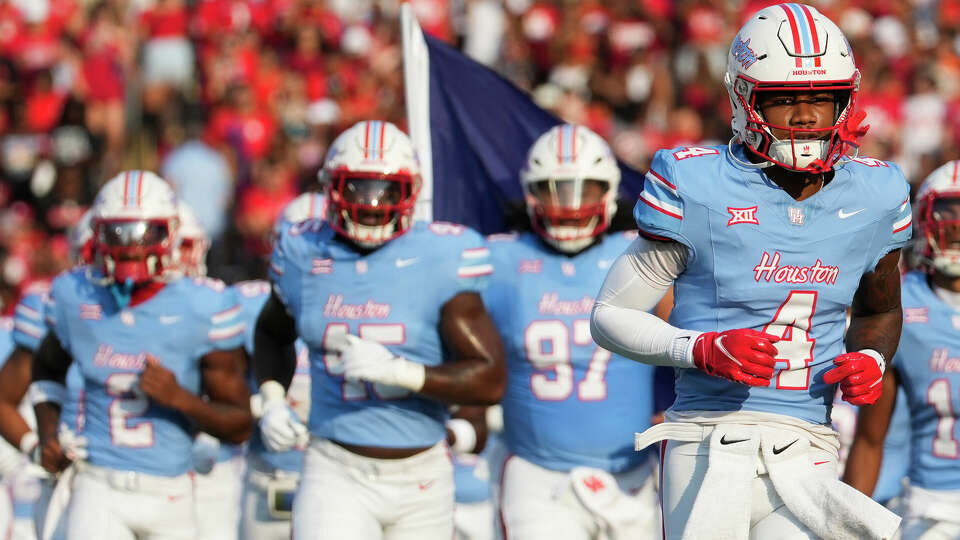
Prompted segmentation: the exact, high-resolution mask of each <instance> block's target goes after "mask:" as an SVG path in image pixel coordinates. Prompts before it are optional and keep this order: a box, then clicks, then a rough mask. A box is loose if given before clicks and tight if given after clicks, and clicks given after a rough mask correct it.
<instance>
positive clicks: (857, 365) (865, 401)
mask: <svg viewBox="0 0 960 540" xmlns="http://www.w3.org/2000/svg"><path fill="white" fill-rule="evenodd" d="M871 352H874V351H871ZM874 354H876V356H873V355H871V354H868V353H865V352H863V351H859V352H848V353H845V354H841V355H840V356H838V357H836V358H834V359H833V365H834V366H836V367H834V368H833V369H831V370H830V371H828V372H826V373H824V374H823V382H825V383H827V384H837V383H840V391H841V392H842V393H843V400H844V401H846V402H848V403H851V404H853V405H871V404H873V403H876V401H877V400H878V399H880V394H882V393H883V385H882V384H880V381H881V380H882V379H883V372H884V368H885V367H886V366H885V365H884V364H885V363H884V361H883V357H882V356H880V354H879V353H876V352H874Z"/></svg>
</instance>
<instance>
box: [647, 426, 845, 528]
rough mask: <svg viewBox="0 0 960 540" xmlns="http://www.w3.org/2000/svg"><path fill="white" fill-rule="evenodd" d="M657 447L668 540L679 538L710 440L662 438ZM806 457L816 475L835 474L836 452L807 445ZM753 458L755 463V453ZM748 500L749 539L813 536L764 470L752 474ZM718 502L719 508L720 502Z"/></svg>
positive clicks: (703, 470)
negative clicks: (788, 506) (751, 493)
mask: <svg viewBox="0 0 960 540" xmlns="http://www.w3.org/2000/svg"><path fill="white" fill-rule="evenodd" d="M660 448H661V452H662V457H661V461H662V464H661V467H662V469H661V470H662V473H661V476H662V479H661V484H662V486H661V489H662V493H661V497H662V500H661V503H662V505H663V520H664V534H665V538H666V539H668V540H673V539H676V540H680V538H681V537H682V536H683V528H684V526H685V525H686V522H687V517H688V516H689V515H690V513H691V510H692V509H693V503H694V500H695V499H696V495H697V489H698V486H700V485H701V484H702V482H703V478H704V475H705V474H706V472H707V459H708V454H709V452H710V439H709V438H707V439H704V440H703V441H702V442H678V441H664V442H663V443H662V444H661V446H660ZM810 458H811V460H813V463H814V464H815V465H816V471H817V473H818V474H823V475H827V476H830V477H832V478H836V477H837V459H838V458H837V455H836V454H833V453H831V452H828V451H826V450H822V449H820V448H816V447H813V446H811V447H810ZM757 460H758V463H759V461H760V457H759V454H758V457H757ZM752 501H753V502H752V507H751V510H750V540H767V539H776V540H800V539H816V538H817V537H816V536H815V535H814V534H813V533H812V532H810V530H809V529H807V527H805V526H804V525H803V524H801V523H800V522H799V521H798V520H797V519H796V518H795V517H794V516H793V514H792V513H791V512H790V511H789V510H787V507H786V506H785V505H784V503H783V500H781V499H780V496H779V495H777V492H776V490H775V489H774V488H773V483H772V482H771V481H770V478H769V476H768V475H767V474H766V473H763V474H757V475H756V476H755V477H754V479H753V497H752ZM720 505H721V507H722V502H721V503H720Z"/></svg>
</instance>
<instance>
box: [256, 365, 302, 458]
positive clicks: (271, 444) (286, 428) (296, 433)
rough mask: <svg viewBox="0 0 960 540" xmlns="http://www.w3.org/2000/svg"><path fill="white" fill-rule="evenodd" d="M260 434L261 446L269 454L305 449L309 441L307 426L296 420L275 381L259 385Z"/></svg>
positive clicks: (284, 393) (283, 392) (282, 391)
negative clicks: (260, 405)
mask: <svg viewBox="0 0 960 540" xmlns="http://www.w3.org/2000/svg"><path fill="white" fill-rule="evenodd" d="M260 402H261V403H262V416H261V417H260V433H261V435H262V436H263V444H264V446H266V447H267V450H270V451H271V452H284V451H286V450H291V449H293V448H300V449H303V448H306V447H307V443H308V442H309V441H310V432H309V431H308V430H307V426H305V425H303V422H301V421H300V419H299V418H297V415H296V413H294V412H293V409H291V408H290V406H289V405H287V395H286V392H285V391H284V390H283V386H280V383H278V382H276V381H267V382H265V383H263V384H262V385H260Z"/></svg>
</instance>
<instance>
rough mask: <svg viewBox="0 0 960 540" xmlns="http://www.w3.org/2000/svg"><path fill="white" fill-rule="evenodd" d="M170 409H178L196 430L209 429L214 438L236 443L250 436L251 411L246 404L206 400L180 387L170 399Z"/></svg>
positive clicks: (251, 426)
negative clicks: (174, 396)
mask: <svg viewBox="0 0 960 540" xmlns="http://www.w3.org/2000/svg"><path fill="white" fill-rule="evenodd" d="M173 405H174V409H176V410H177V411H179V412H181V413H182V414H183V415H184V416H186V417H187V418H188V419H190V421H191V422H193V424H194V425H196V427H197V429H198V430H199V431H203V432H205V433H209V434H210V435H213V436H214V437H217V438H218V439H220V440H222V441H224V442H227V443H230V444H240V443H242V442H243V441H246V440H247V439H249V438H250V435H251V433H252V432H253V415H252V414H250V409H249V407H244V406H241V405H235V404H232V403H222V402H216V401H207V400H204V399H203V398H201V397H200V396H197V395H195V394H192V393H190V392H187V391H186V390H184V389H181V392H179V393H178V395H177V396H176V399H175V400H174V403H173Z"/></svg>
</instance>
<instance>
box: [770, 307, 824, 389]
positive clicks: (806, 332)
mask: <svg viewBox="0 0 960 540" xmlns="http://www.w3.org/2000/svg"><path fill="white" fill-rule="evenodd" d="M816 310H817V292H816V291H790V295H789V296H787V299H786V300H784V301H783V303H782V304H780V308H779V309H777V313H776V315H774V316H773V320H772V321H770V322H769V323H767V325H766V326H764V327H763V331H764V332H765V333H767V334H772V335H774V336H777V337H779V338H780V341H778V342H776V343H774V347H776V348H777V358H776V360H777V362H786V364H787V367H786V368H781V369H778V370H777V371H776V377H777V378H776V385H777V386H776V387H777V389H779V390H806V389H808V388H809V387H810V362H812V361H813V346H814V345H815V344H816V343H817V340H816V339H814V338H812V337H810V328H811V325H812V324H813V313H814V312H815V311H816Z"/></svg>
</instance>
